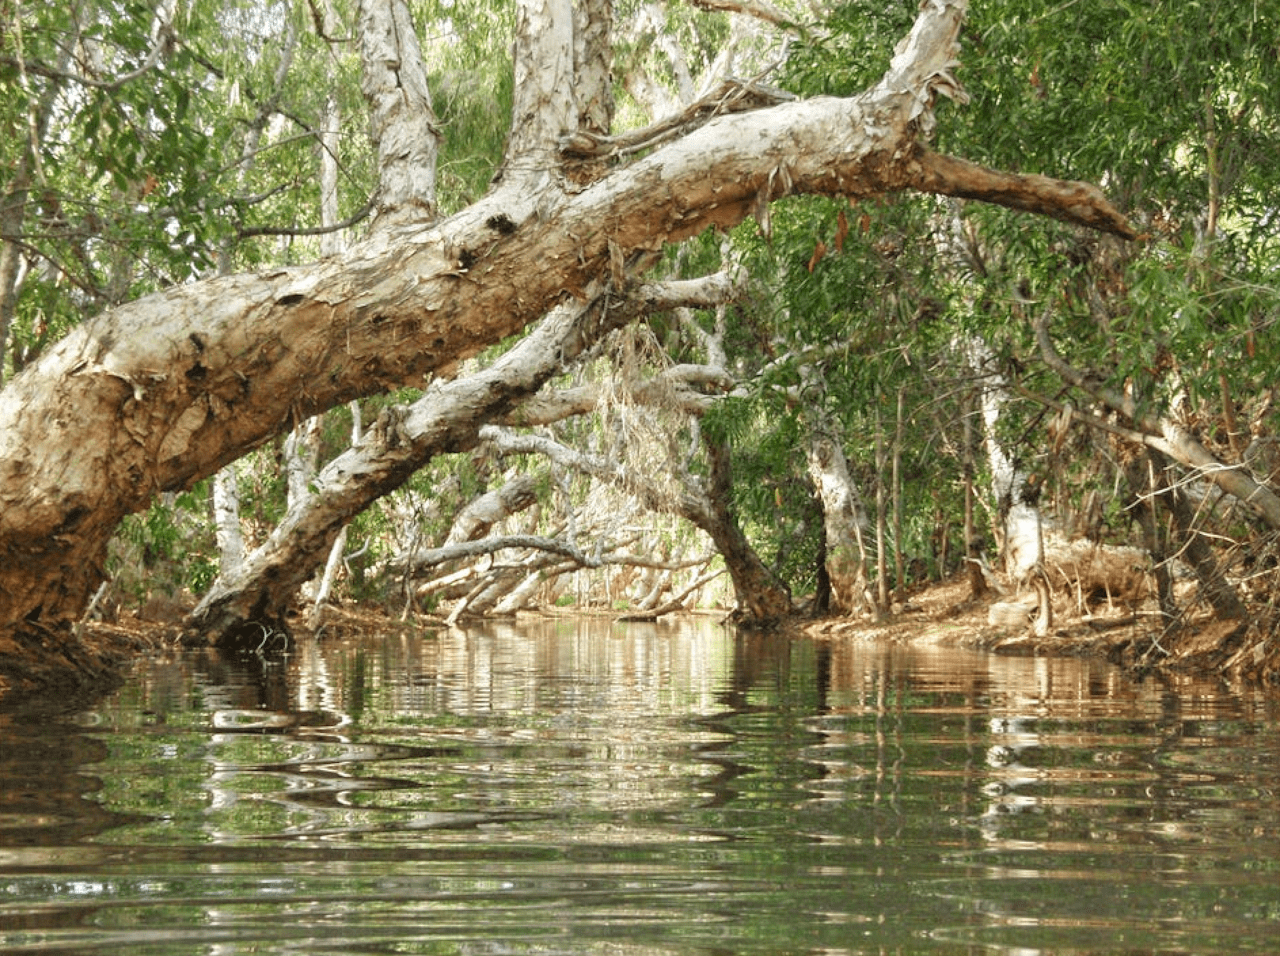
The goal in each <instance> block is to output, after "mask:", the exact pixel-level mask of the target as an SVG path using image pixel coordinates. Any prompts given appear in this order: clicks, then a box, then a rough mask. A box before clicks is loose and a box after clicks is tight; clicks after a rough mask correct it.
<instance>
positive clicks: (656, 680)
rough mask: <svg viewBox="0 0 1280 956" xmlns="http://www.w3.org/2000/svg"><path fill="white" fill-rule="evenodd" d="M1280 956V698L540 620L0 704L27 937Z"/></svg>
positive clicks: (15, 904)
mask: <svg viewBox="0 0 1280 956" xmlns="http://www.w3.org/2000/svg"><path fill="white" fill-rule="evenodd" d="M1278 951H1280V701H1278V700H1277V698H1276V697H1275V696H1270V697H1268V696H1267V695H1264V694H1261V693H1256V694H1255V693H1246V694H1240V693H1230V692H1227V691H1225V690H1224V689H1222V688H1221V687H1219V686H1217V685H1215V684H1211V683H1203V682H1195V681H1186V682H1182V683H1177V684H1170V683H1168V682H1159V681H1154V680H1149V681H1146V682H1143V683H1135V682H1133V681H1131V680H1129V679H1127V678H1126V677H1124V676H1122V675H1121V674H1120V673H1118V672H1117V671H1115V670H1113V669H1112V668H1110V667H1108V666H1107V665H1105V664H1102V663H1099V662H1096V661H1084V660H1074V659H1067V660H1062V659H1037V658H1010V657H997V656H992V655H987V654H980V653H971V652H965V651H959V650H954V649H948V648H944V647H940V646H910V647H908V646H901V645H890V644H877V643H867V642H865V641H838V642H835V643H831V644H823V643H815V642H813V641H811V640H808V639H804V638H785V637H754V636H753V637H747V636H741V635H735V634H734V633H733V632H732V631H731V630H728V629H725V628H722V627H720V626H718V625H716V624H714V623H710V622H702V621H698V622H693V623H688V622H685V623H672V624H659V625H637V624H631V625H614V624H610V623H608V622H603V621H596V620H582V619H562V620H553V621H543V620H533V621H530V622H521V623H517V624H498V625H486V626H484V627H477V628H470V629H451V630H446V631H440V632H424V633H422V634H417V635H413V636H385V635H379V634H371V635H367V636H362V637H359V638H344V639H331V640H328V641H325V642H322V643H320V644H318V645H317V644H304V645H302V646H299V647H298V648H297V649H296V651H295V652H294V653H293V654H292V655H290V656H289V657H288V658H286V659H284V660H282V661H275V662H271V661H265V660H262V659H259V658H256V657H253V656H247V657H243V658H227V657H219V656H216V655H213V654H210V653H207V652H192V651H182V652H179V651H175V652H173V653H172V655H171V656H167V657H164V658H163V659H158V660H154V661H148V662H145V663H144V664H142V665H140V666H139V668H138V670H137V672H136V673H135V674H134V676H133V677H132V678H131V679H130V681H129V682H128V683H127V684H126V685H125V686H124V687H123V688H122V689H121V690H120V691H119V692H118V693H116V694H115V695H113V696H111V697H110V698H107V699H105V700H102V701H99V702H96V703H95V704H93V705H92V706H91V707H90V708H88V709H84V710H78V711H77V710H75V709H74V708H72V707H71V706H70V705H68V707H67V708H66V709H65V710H62V711H57V710H55V712H54V713H52V714H45V715H43V716H40V717H39V718H36V717H35V716H34V715H27V716H25V717H24V716H21V715H14V714H6V715H0V952H3V953H5V954H17V953H46V954H48V953H62V954H67V953H116V954H122V956H146V954H161V953H163V954H183V956H188V954H240V953H297V954H327V953H340V954H363V953H370V954H390V953H435V954H472V953H474V954H552V953H566V954H600V956H629V954H636V956H640V954H682V956H683V954H707V956H712V954H716V956H719V954H726V956H727V954H783V953H787V954H791V953H815V954H816V953H823V954H842V953H875V954H886V953H890V954H900V953H901V954H905V953H924V954H935V953H938V954H944V953H945V954H961V953H963V954H979V953H980V954H1009V956H1030V954H1087V953H1099V954H1101V953H1106V954H1115V953H1123V954H1138V953H1170V954H1173V953H1177V954H1185V953H1203V954H1224V953H1276V952H1278Z"/></svg>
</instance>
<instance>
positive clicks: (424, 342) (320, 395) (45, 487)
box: [0, 0, 1131, 655]
mask: <svg viewBox="0 0 1280 956" xmlns="http://www.w3.org/2000/svg"><path fill="white" fill-rule="evenodd" d="M403 6H404V5H403V3H402V2H401V0H394V6H393V7H392V12H393V17H392V23H393V24H394V26H393V28H392V29H389V30H388V31H385V32H384V33H383V34H381V35H379V34H378V33H377V31H376V30H375V29H373V28H372V27H371V26H365V27H364V28H363V30H362V32H367V33H368V34H369V36H368V39H367V40H366V43H367V47H366V48H367V49H368V50H369V53H368V59H369V60H370V61H371V62H377V61H378V60H379V57H378V55H377V53H378V51H379V50H383V49H386V48H387V46H386V37H387V36H392V35H394V36H399V37H400V38H401V39H402V40H404V41H406V42H408V41H409V40H410V39H411V32H410V31H409V30H408V26H407V23H405V22H404V21H403V20H402V19H396V13H397V11H402V10H403ZM964 7H965V4H964V3H963V2H959V0H956V2H947V0H931V2H930V3H928V4H927V5H926V6H925V7H924V9H923V10H922V12H921V13H920V16H919V18H918V20H917V22H916V25H915V26H914V27H913V29H912V31H911V33H910V35H909V36H908V38H907V39H906V40H905V41H904V42H903V43H902V44H900V46H899V49H898V50H897V51H896V52H895V56H894V58H893V61H892V63H891V65H890V68H889V70H888V72H887V73H886V75H885V77H884V78H883V79H882V81H881V82H880V83H878V84H877V85H876V86H875V87H873V88H872V89H871V90H869V91H868V92H867V93H865V94H863V95H862V96H859V97H854V98H850V99H835V98H818V99H814V100H808V101H799V102H791V103H784V104H782V105H779V106H775V107H772V108H767V109H759V110H755V111H751V112H742V113H734V114H732V115H724V116H719V117H716V118H714V119H711V120H710V121H709V122H706V123H705V124H704V125H702V126H701V127H699V128H697V129H694V130H692V131H691V132H688V133H685V134H684V135H682V136H680V137H679V138H676V139H673V140H672V141H670V142H667V143H666V145H662V146H659V147H655V148H652V149H651V150H650V151H649V152H648V153H647V154H645V155H644V157H643V158H641V159H638V160H636V161H634V162H632V163H631V164H629V165H626V166H622V167H620V168H618V169H616V170H614V171H611V172H610V173H609V174H608V175H607V176H604V177H603V178H601V179H600V180H598V181H596V182H593V183H591V184H590V185H587V186H585V187H584V188H581V189H580V190H577V191H567V192H559V191H556V190H554V189H552V187H550V186H549V187H548V190H547V191H543V192H541V193H536V194H534V193H530V192H529V191H528V190H523V189H512V190H506V189H498V190H496V191H494V192H493V193H491V194H490V195H488V196H486V197H485V198H484V199H482V200H480V201H479V202H477V203H476V204H474V205H473V206H471V207H470V208H468V209H466V210H464V211H462V212H460V213H458V214H457V215H455V216H453V217H450V218H449V219H448V220H446V221H442V222H436V223H431V224H421V222H422V219H423V218H426V217H428V216H430V215H431V213H432V210H431V209H430V208H429V207H428V206H427V205H425V204H426V202H427V199H426V197H428V196H430V195H431V194H432V188H431V186H430V182H432V181H433V180H426V179H424V178H423V177H422V175H421V168H422V167H425V166H429V165H431V157H432V156H433V155H434V152H433V151H434V144H435V136H434V130H433V129H432V128H431V124H430V122H429V121H428V122H426V124H425V125H422V123H418V124H417V125H416V129H417V133H416V134H414V135H412V136H408V137H407V138H404V139H401V140H399V142H400V148H399V149H396V148H393V147H392V140H391V138H390V137H389V136H388V134H387V133H386V132H384V133H383V134H382V135H381V136H380V137H379V150H380V157H381V160H380V161H381V162H382V164H383V190H382V192H381V193H380V196H381V202H380V216H379V223H380V224H381V225H382V228H378V229H376V230H374V232H373V234H372V235H371V236H370V237H369V238H368V239H367V240H365V241H364V242H362V243H359V244H357V245H355V246H353V247H352V248H351V249H349V250H348V251H347V252H346V253H344V254H342V255H339V256H334V257H331V258H328V259H325V260H322V261H320V262H318V263H315V264H313V265H310V266H306V267H290V268H279V269H271V270H264V271H262V272H258V273H249V274H244V275H237V276H226V277H221V278H216V279H211V280H208V281H206V282H200V283H194V284H191V285H185V286H180V287H175V288H173V289H170V290H167V291H165V292H161V293H158V294H156V295H153V296H149V297H147V298H145V299H141V300H139V301H137V302H134V303H131V304H129V305H126V306H123V307H121V308H119V309H116V310H113V311H112V312H109V313H106V314H104V315H102V316H99V317H97V318H95V319H93V320H90V321H89V322H86V323H85V324H84V325H82V326H80V327H79V328H77V329H75V330H74V331H73V332H72V333H70V334H69V335H68V336H67V337H66V338H64V339H63V340H62V341H61V342H59V343H58V344H57V345H56V346H54V347H53V348H51V349H49V350H48V351H47V352H46V353H45V354H44V355H43V356H42V357H41V358H40V360H39V361H38V362H37V363H36V364H35V365H33V366H31V367H29V368H27V369H26V370H25V371H24V372H23V373H22V374H21V375H19V376H17V377H16V378H15V379H14V380H13V381H12V382H11V383H10V384H9V386H8V387H7V388H5V389H4V391H3V392H0V627H12V626H14V625H16V624H17V623H18V622H24V623H23V627H26V628H36V629H39V630H41V631H42V632H44V633H48V629H49V628H56V627H57V626H58V625H61V624H65V623H67V622H69V621H71V620H73V619H74V618H75V617H76V616H77V615H78V614H79V612H80V610H81V609H82V608H83V607H84V605H85V603H86V602H87V601H88V599H89V597H90V596H91V595H92V593H93V592H94V590H95V589H96V587H97V585H98V584H99V583H100V581H101V580H102V577H103V573H104V563H105V556H106V545H107V541H108V540H109V538H110V535H111V533H112V532H113V530H114V529H115V527H116V526H117V524H118V523H119V521H120V519H121V518H122V517H123V516H124V515H126V514H128V513H130V512H133V511H136V510H139V509H141V508H143V507H145V506H146V505H147V503H148V502H149V501H150V500H151V498H152V497H153V496H154V495H155V494H156V493H157V492H158V491H162V490H177V489H181V488H185V487H188V486H189V485H190V484H191V483H192V482H194V481H196V480H197V479H199V478H201V477H205V476H207V475H210V474H212V473H214V472H215V471H216V470H217V469H218V468H220V467H222V466H223V465H225V464H226V463H228V462H229V461H231V460H233V459H235V458H237V457H239V456H241V455H242V454H244V453H245V452H246V451H248V450H250V449H252V448H254V447H256V446H258V445H260V444H261V443H263V442H265V441H266V440H267V439H269V438H270V437H272V436H274V435H277V434H280V433H281V432H282V431H285V430H287V429H288V428H289V427H292V426H293V425H294V424H296V423H297V422H298V421H301V420H304V419H305V418H307V417H308V416H310V415H312V414H316V413H318V412H320V411H323V410H324V409H327V408H330V407H333V406H334V405H336V404H339V403H341V402H344V401H349V400H351V399H352V398H355V397H357V396H361V395H369V394H374V393H379V392H385V391H388V390H391V389H394V388H398V387H400V386H404V385H412V386H419V387H420V386H422V385H423V384H425V383H426V382H427V379H428V377H429V376H431V375H432V374H436V373H439V372H442V371H444V370H446V369H448V368H450V367H452V366H453V365H454V364H455V363H457V362H458V361H461V360H462V359H464V358H466V357H468V356H471V355H474V354H475V353H476V352H477V351H479V350H480V349H482V348H485V347H487V346H489V345H492V344H494V343H495V342H497V341H499V340H501V339H502V338H503V337H504V336H506V335H509V334H511V333H512V332H515V331H517V330H520V329H522V328H524V327H525V326H526V325H528V324H529V323H530V322H532V321H534V320H535V319H537V318H538V317H540V316H541V315H543V314H545V313H546V312H548V311H549V310H550V309H552V308H553V307H554V306H555V305H557V304H558V303H560V302H562V301H564V300H565V299H566V298H573V297H575V296H579V295H582V294H584V290H585V289H586V287H587V286H588V284H589V283H590V282H591V281H592V280H593V279H595V278H596V277H599V276H612V277H615V278H622V277H623V276H621V275H620V274H619V273H620V271H625V269H626V268H627V266H628V264H629V263H631V262H632V261H634V260H635V259H636V258H637V257H644V256H650V255H653V254H654V253H656V252H657V251H658V250H660V249H661V247H662V246H663V244H664V243H668V242H679V241H681V240H683V239H686V238H688V237H690V236H693V235H696V234H698V233H700V232H702V231H703V230H704V229H706V228H708V227H711V226H721V227H724V226H731V225H734V224H736V223H738V222H740V221H741V220H742V219H743V218H745V217H747V216H749V215H751V214H753V213H757V212H760V211H761V210H764V209H765V208H767V204H768V203H769V202H771V201H772V200H774V199H777V198H779V197H781V196H784V195H787V194H790V193H796V192H817V193H826V194H835V195H850V196H856V195H868V194H881V193H885V192H893V191H898V190H903V189H908V188H922V189H926V190H929V191H934V192H941V193H947V194H954V195H965V196H974V197H979V198H987V199H990V200H991V201H995V202H1000V203H1003V204H1005V205H1008V206H1011V207H1014V208H1021V209H1032V210H1035V211H1039V212H1045V213H1047V214H1052V215H1058V216H1060V217H1063V218H1068V219H1071V220H1072V221H1076V222H1081V223H1085V224H1089V225H1093V226H1095V227H1097V228H1107V229H1110V230H1112V231H1115V232H1118V233H1120V234H1123V235H1131V232H1130V230H1129V228H1128V226H1127V225H1126V224H1125V223H1124V222H1123V220H1122V219H1121V218H1120V217H1119V215H1118V214H1117V213H1116V212H1115V211H1114V210H1113V209H1111V207H1110V206H1108V205H1107V204H1106V202H1105V200H1103V199H1102V198H1101V195H1100V194H1099V193H1098V191H1097V190H1096V189H1094V188H1093V187H1088V186H1085V185H1082V184H1073V183H1061V182H1056V181H1053V180H1049V179H1045V178H1042V177H1023V176H1006V175H1002V174H997V173H993V172H990V171H987V170H982V169H979V168H978V167H974V166H971V165H969V164H964V163H960V162H959V161H955V160H949V159H947V158H946V157H939V156H937V155H936V154H931V153H929V152H927V151H925V150H923V149H922V148H921V147H920V146H919V143H918V137H919V136H920V135H921V133H922V131H927V128H928V127H929V125H930V119H931V114H930V109H931V105H932V102H933V99H934V97H935V95H936V94H937V93H938V92H943V93H948V94H954V93H956V92H957V89H956V87H955V84H954V81H953V80H952V79H951V77H950V73H949V70H950V69H951V68H952V66H953V64H954V62H955V56H956V36H957V33H958V30H959V25H960V22H961V18H962V15H963V12H964ZM380 9H385V5H384V4H377V5H375V4H374V2H373V0H368V2H367V3H365V4H363V5H362V7H361V22H362V24H365V23H366V20H367V18H370V17H374V16H375V15H376V14H377V13H378V10H380ZM379 22H382V21H379ZM380 36H381V39H379V37H380ZM381 62H382V63H383V66H384V70H383V74H382V75H383V76H384V77H385V82H384V81H378V82H374V81H370V83H369V84H368V85H367V86H366V89H367V91H368V94H369V96H368V98H369V100H370V103H371V105H372V109H373V113H374V126H375V128H383V127H387V128H395V127H396V122H395V119H396V117H397V116H398V115H399V114H398V112H397V111H398V105H397V103H396V102H395V100H396V98H397V97H399V98H400V99H401V100H402V101H403V100H404V99H405V98H406V97H412V98H414V101H415V103H417V108H416V109H415V110H414V111H412V112H413V114H414V115H413V116H412V117H409V119H410V120H415V119H421V117H422V116H423V115H424V108H423V107H424V105H425V104H424V99H425V84H420V83H419V82H418V79H417V78H414V77H412V76H410V75H408V74H407V73H405V72H403V71H401V70H400V68H399V67H400V66H402V64H398V63H397V62H396V61H395V60H394V58H392V57H389V56H388V57H385V58H383V59H382V60H381ZM419 94H421V95H419ZM408 125H409V126H413V125H414V124H413V123H409V124H408ZM397 135H398V133H397ZM402 155H408V156H412V157H417V158H416V159H414V160H413V161H412V162H410V163H408V165H409V166H413V167H417V168H415V169H408V168H406V169H404V170H400V171H398V170H397V168H396V166H397V162H398V157H400V156H402ZM398 172H403V173H404V175H403V176H399V175H397V173H398ZM397 204H399V205H397ZM401 206H406V207H414V208H416V210H417V212H416V218H415V217H413V216H411V215H408V214H406V215H404V216H399V215H396V214H395V211H396V210H397V209H399V208H401ZM535 213H536V214H535ZM583 334H584V335H587V336H588V337H590V336H591V334H592V333H591V332H590V331H589V330H586V331H584V333H583ZM504 387H505V386H504V385H502V384H498V385H496V386H495V390H496V391H497V392H501V391H502V390H503V388H504ZM398 431H399V429H398V426H397V423H394V422H390V421H388V422H385V423H384V426H383V432H384V433H388V432H389V433H398ZM335 533H336V532H335ZM330 540H331V539H330ZM326 546H327V545H326ZM2 638H3V633H0V639H2ZM2 643H3V641H2V640H0V644H2ZM3 653H4V648H3V646H0V655H2V654H3Z"/></svg>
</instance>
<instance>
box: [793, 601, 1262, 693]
mask: <svg viewBox="0 0 1280 956" xmlns="http://www.w3.org/2000/svg"><path fill="white" fill-rule="evenodd" d="M895 610H896V613H895V614H893V615H892V616H890V617H888V618H887V619H885V620H884V621H881V622H870V621H867V620H855V619H850V618H824V619H821V620H814V621H811V622H808V623H807V624H805V625H804V631H805V632H806V633H807V634H809V635H810V636H812V637H815V638H818V639H832V638H850V637H853V638H860V639H866V640H893V641H903V642H909V641H910V642H914V641H927V642H932V643H944V644H951V645H954V646H957V647H971V648H981V649H983V650H989V651H992V652H994V653H997V654H1020V655H1059V656H1063V655H1066V656H1073V657H1081V656H1094V657H1101V658H1105V659H1106V660H1109V661H1112V662H1113V663H1115V664H1118V665H1120V666H1121V667H1123V668H1125V669H1126V670H1128V671H1130V672H1133V673H1137V674H1147V673H1154V672H1159V671H1176V672H1182V673H1197V674H1200V675H1204V676H1216V677H1220V678H1222V679H1224V680H1227V681H1230V682H1247V683H1253V684H1263V685H1268V686H1272V687H1280V637H1278V636H1277V635H1275V634H1274V633H1262V632H1260V631H1259V630H1258V629H1257V626H1256V622H1230V621H1216V620H1214V619H1212V618H1211V617H1209V616H1208V615H1203V616H1201V617H1199V618H1197V617H1191V618H1190V619H1188V620H1187V621H1186V622H1184V624H1183V626H1182V627H1181V628H1180V629H1179V630H1178V631H1177V632H1176V633H1173V634H1161V633H1160V630H1159V628H1158V627H1157V626H1156V625H1157V617H1156V614H1155V611H1154V609H1153V608H1150V609H1148V608H1137V609H1132V608H1127V607H1126V608H1114V609H1107V608H1103V609H1099V610H1097V611H1095V612H1094V613H1093V614H1091V615H1080V614H1078V613H1071V614H1070V615H1068V614H1064V613H1061V612H1060V613H1059V614H1058V617H1057V619H1056V624H1055V626H1054V627H1053V628H1051V630H1050V633H1049V634H1047V635H1045V636H1043V637H1038V636H1036V635H1035V634H1033V633H1032V632H1031V629H1030V628H1029V627H1025V626H1024V627H1011V626H1007V625H997V624H992V623H990V621H989V610H990V603H989V602H987V601H975V600H973V599H971V598H970V597H969V585H968V582H967V580H966V579H965V578H954V579H952V580H950V581H945V582H942V583H941V584H934V585H930V586H928V587H926V588H924V589H922V590H920V591H918V592H916V593H914V594H912V595H911V597H910V598H909V599H908V600H907V601H906V602H905V604H903V605H901V606H900V607H897V608H896V609H895Z"/></svg>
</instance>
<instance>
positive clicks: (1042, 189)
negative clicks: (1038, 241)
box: [910, 147, 1138, 239]
mask: <svg viewBox="0 0 1280 956" xmlns="http://www.w3.org/2000/svg"><path fill="white" fill-rule="evenodd" d="M911 167H913V172H914V175H912V176H911V178H910V185H911V186H912V187H913V188H915V189H919V190H920V191H921V192H926V193H937V194H939V195H943V196H956V197H958V198H960V199H978V200H981V201H982V202H989V203H994V204H995V205H997V206H1005V207H1007V208H1009V209H1018V210H1021V211H1023V212H1031V213H1036V214H1037V215H1041V216H1049V217H1051V218H1053V219H1060V220H1062V221H1063V222H1069V223H1073V224H1074V225H1077V226H1088V227H1089V228H1090V229H1097V230H1100V231H1102V232H1109V233H1112V234H1113V235H1117V236H1120V237H1121V238H1123V239H1136V238H1137V235H1138V234H1137V232H1135V231H1134V229H1133V227H1132V226H1130V225H1129V224H1128V222H1126V221H1125V219H1124V217H1123V216H1122V215H1121V214H1120V213H1119V212H1117V211H1116V209H1115V208H1114V207H1113V206H1112V205H1111V203H1109V202H1108V201H1107V198H1106V197H1105V196H1104V195H1103V194H1102V190H1100V189H1099V188H1098V187H1097V186H1094V185H1091V184H1090V183H1082V182H1072V181H1069V180H1062V179H1051V178H1049V177H1048V176H1036V175H1025V174H1018V173H1004V172H999V171H997V170H994V169H987V168H986V167H983V166H979V165H977V164H976V163H971V162H969V161H967V160H964V159H957V158H955V157H954V156H944V155H942V154H941V153H935V152H932V151H930V150H928V149H925V148H923V147H921V148H919V149H917V151H916V154H915V157H914V162H913V163H912V164H911Z"/></svg>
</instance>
